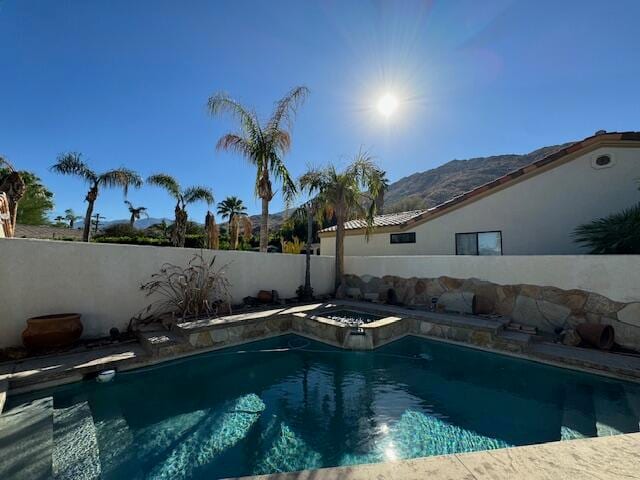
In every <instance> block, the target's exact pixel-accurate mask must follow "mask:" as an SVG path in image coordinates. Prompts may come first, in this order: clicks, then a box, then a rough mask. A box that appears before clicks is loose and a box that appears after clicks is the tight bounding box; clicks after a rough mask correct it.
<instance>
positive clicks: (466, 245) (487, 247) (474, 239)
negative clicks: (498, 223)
mask: <svg viewBox="0 0 640 480" xmlns="http://www.w3.org/2000/svg"><path fill="white" fill-rule="evenodd" d="M456 255H502V232H472V233H456Z"/></svg>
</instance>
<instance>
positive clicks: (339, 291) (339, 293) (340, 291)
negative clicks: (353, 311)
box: [336, 282, 347, 300]
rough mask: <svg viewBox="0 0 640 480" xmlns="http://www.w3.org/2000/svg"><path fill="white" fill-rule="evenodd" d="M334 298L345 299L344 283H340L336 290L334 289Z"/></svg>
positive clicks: (345, 289)
mask: <svg viewBox="0 0 640 480" xmlns="http://www.w3.org/2000/svg"><path fill="white" fill-rule="evenodd" d="M336 298H337V299H338V300H344V299H345V298H347V286H346V284H345V283H344V282H342V283H341V284H340V285H339V286H338V288H336Z"/></svg>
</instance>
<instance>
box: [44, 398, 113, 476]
mask: <svg viewBox="0 0 640 480" xmlns="http://www.w3.org/2000/svg"><path fill="white" fill-rule="evenodd" d="M53 441H54V445H55V446H54V448H53V455H52V464H53V478H54V479H55V480H94V479H98V478H100V474H101V468H100V456H99V452H98V440H97V437H96V426H95V425H94V423H93V415H92V414H91V409H90V408H89V404H88V403H87V402H82V403H77V404H75V405H72V406H70V407H66V408H56V409H54V411H53Z"/></svg>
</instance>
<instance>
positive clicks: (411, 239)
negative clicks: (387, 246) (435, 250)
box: [390, 232, 416, 243]
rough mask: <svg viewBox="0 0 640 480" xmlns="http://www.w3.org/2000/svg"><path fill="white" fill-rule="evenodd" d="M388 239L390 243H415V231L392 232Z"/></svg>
mask: <svg viewBox="0 0 640 480" xmlns="http://www.w3.org/2000/svg"><path fill="white" fill-rule="evenodd" d="M390 241H391V243H416V232H409V233H392V234H391V236H390Z"/></svg>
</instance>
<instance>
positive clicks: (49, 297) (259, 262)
mask: <svg viewBox="0 0 640 480" xmlns="http://www.w3.org/2000/svg"><path fill="white" fill-rule="evenodd" d="M199 252H200V250H198V249H188V248H171V247H162V248H161V247H147V246H134V245H111V244H94V243H81V242H61V241H50V240H31V239H0V348H3V347H7V346H13V345H20V343H21V337H20V335H21V333H22V330H24V328H25V321H26V319H27V318H29V317H32V316H36V315H45V314H48V313H56V312H57V313H60V312H79V313H81V314H82V321H83V324H84V333H83V336H85V337H98V336H104V335H108V333H109V329H110V328H111V327H114V326H115V327H118V328H119V329H121V330H124V329H126V327H127V325H128V323H129V319H130V318H131V317H132V316H134V315H136V314H137V313H139V312H140V311H141V310H142V309H143V308H145V307H146V306H147V305H148V304H149V299H148V298H146V297H145V295H144V292H142V291H141V290H140V284H141V283H142V282H145V281H147V280H148V279H149V277H150V276H151V275H152V274H153V273H155V272H157V271H158V270H159V269H160V267H161V266H162V264H164V263H166V262H170V263H173V264H177V265H186V264H187V263H188V262H189V260H190V259H191V258H192V257H193V255H194V254H197V253H199ZM203 252H204V255H205V256H206V257H207V258H210V257H211V256H212V255H216V265H217V266H218V267H222V266H224V265H226V267H225V271H226V274H227V278H228V279H229V281H230V282H231V295H232V297H233V302H234V303H241V302H242V298H244V297H246V296H248V295H251V296H255V295H256V294H257V292H258V290H261V289H264V290H277V291H278V293H279V294H280V296H281V297H282V298H289V297H294V296H295V292H296V289H297V288H298V286H299V285H301V284H302V283H304V271H305V257H304V255H283V254H277V253H269V254H266V253H257V252H238V251H226V250H221V251H210V250H204V251H203ZM333 267H334V259H333V258H332V257H321V256H314V257H312V263H311V274H312V279H311V281H312V286H313V288H314V293H316V294H326V293H331V291H332V287H333V271H334V270H333Z"/></svg>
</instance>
